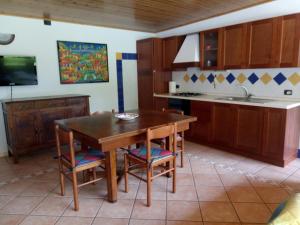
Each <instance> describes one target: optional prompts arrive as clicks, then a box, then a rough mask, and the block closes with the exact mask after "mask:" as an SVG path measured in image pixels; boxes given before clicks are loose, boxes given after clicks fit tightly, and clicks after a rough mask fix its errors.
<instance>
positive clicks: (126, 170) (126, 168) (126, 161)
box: [124, 154, 128, 193]
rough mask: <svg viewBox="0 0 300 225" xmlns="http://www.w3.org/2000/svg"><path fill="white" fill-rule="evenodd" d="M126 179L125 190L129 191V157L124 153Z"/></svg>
mask: <svg viewBox="0 0 300 225" xmlns="http://www.w3.org/2000/svg"><path fill="white" fill-rule="evenodd" d="M124 179H125V192H126V193H128V159H127V155H126V154H125V155H124Z"/></svg>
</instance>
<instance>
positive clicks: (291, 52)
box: [279, 14, 300, 67]
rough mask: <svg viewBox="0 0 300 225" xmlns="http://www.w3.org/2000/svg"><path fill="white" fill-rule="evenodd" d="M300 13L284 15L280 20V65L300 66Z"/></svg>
mask: <svg viewBox="0 0 300 225" xmlns="http://www.w3.org/2000/svg"><path fill="white" fill-rule="evenodd" d="M299 27H300V14H295V15H289V16H283V17H281V18H280V20H279V30H280V35H279V38H280V40H281V46H280V67H298V66H299V65H300V63H299V60H300V59H299V44H300V29H299Z"/></svg>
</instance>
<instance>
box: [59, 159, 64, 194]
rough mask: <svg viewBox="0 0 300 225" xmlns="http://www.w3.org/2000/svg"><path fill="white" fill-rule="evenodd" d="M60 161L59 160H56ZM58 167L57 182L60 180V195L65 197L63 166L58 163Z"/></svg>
mask: <svg viewBox="0 0 300 225" xmlns="http://www.w3.org/2000/svg"><path fill="white" fill-rule="evenodd" d="M58 160H60V159H58ZM58 166H59V180H60V194H61V196H64V195H65V177H64V174H63V166H62V164H61V162H60V161H59V162H58Z"/></svg>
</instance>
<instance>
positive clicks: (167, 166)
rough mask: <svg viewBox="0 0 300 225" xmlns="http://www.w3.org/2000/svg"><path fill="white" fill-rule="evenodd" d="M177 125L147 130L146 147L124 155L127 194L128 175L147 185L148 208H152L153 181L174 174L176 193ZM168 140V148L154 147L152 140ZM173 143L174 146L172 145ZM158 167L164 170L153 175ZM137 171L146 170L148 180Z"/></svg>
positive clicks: (126, 190) (129, 151)
mask: <svg viewBox="0 0 300 225" xmlns="http://www.w3.org/2000/svg"><path fill="white" fill-rule="evenodd" d="M176 129H177V125H176V124H172V125H167V126H162V127H159V128H154V129H148V130H147V140H146V145H144V146H142V147H140V148H137V149H132V150H128V153H126V154H125V155H124V173H125V192H128V174H131V175H133V176H134V177H137V178H139V179H141V180H142V181H144V182H146V183H147V206H151V189H152V180H153V179H155V178H157V177H159V176H161V175H164V174H168V173H170V172H173V193H175V192H176V142H175V141H173V140H174V139H175V138H176ZM158 138H168V139H169V142H168V143H169V146H168V148H165V149H163V148H160V147H156V148H155V147H152V142H151V141H152V140H153V139H158ZM172 143H173V144H172ZM156 167H160V168H162V170H160V171H159V173H158V174H156V175H153V170H154V169H155V168H156ZM135 169H145V170H146V173H147V178H146V179H144V178H143V177H141V176H139V175H137V174H136V173H133V170H135Z"/></svg>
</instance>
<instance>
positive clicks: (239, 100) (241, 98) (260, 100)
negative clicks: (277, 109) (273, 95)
mask: <svg viewBox="0 0 300 225" xmlns="http://www.w3.org/2000/svg"><path fill="white" fill-rule="evenodd" d="M217 100H225V101H238V102H253V103H267V102H272V101H274V100H272V99H265V98H246V97H221V98H217Z"/></svg>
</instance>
